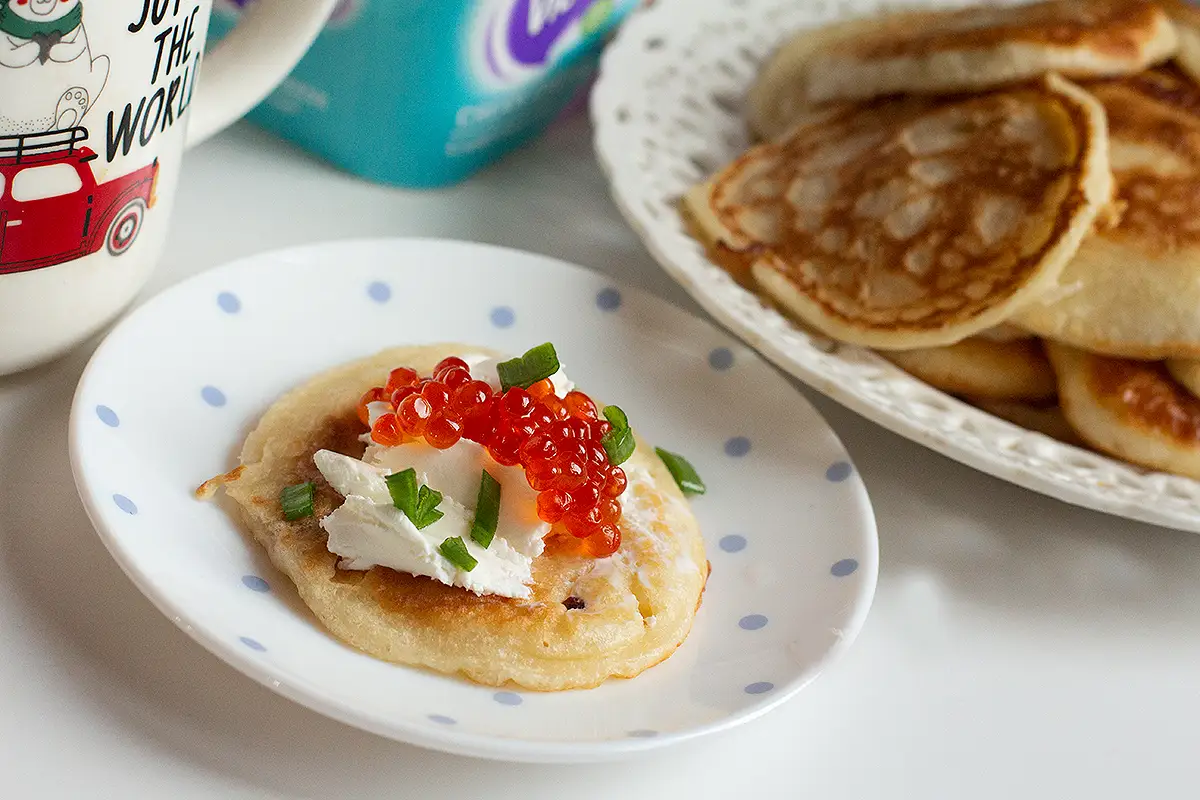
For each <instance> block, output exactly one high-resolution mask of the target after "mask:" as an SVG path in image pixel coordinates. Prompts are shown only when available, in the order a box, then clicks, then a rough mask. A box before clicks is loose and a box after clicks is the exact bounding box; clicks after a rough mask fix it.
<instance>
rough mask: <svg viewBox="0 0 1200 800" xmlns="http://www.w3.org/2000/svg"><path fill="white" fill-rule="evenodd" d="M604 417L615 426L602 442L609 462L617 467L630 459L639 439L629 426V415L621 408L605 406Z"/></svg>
mask: <svg viewBox="0 0 1200 800" xmlns="http://www.w3.org/2000/svg"><path fill="white" fill-rule="evenodd" d="M604 418H605V419H606V420H608V421H609V422H610V423H611V424H612V426H613V428H612V430H611V431H609V432H608V433H606V434H605V435H604V438H603V439H601V440H600V444H601V445H602V446H603V447H604V452H605V453H608V463H610V464H612V465H613V466H614V467H615V466H617V465H618V464H624V463H625V462H626V461H628V460H629V457H630V456H631V455H633V450H634V448H635V447H636V446H637V441H636V440H635V439H634V438H633V431H632V430H631V429H630V427H629V417H628V416H626V415H625V412H624V411H622V410H621V409H620V408H618V407H617V406H605V407H604Z"/></svg>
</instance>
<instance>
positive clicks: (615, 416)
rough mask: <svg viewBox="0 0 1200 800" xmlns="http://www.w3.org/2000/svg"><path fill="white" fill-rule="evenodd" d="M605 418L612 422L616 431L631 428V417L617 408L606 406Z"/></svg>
mask: <svg viewBox="0 0 1200 800" xmlns="http://www.w3.org/2000/svg"><path fill="white" fill-rule="evenodd" d="M604 418H605V419H606V420H608V421H609V422H611V423H612V426H613V428H615V429H616V430H623V429H625V428H628V427H629V417H627V416H626V415H625V412H624V411H622V410H621V409H620V408H618V407H617V406H605V407H604Z"/></svg>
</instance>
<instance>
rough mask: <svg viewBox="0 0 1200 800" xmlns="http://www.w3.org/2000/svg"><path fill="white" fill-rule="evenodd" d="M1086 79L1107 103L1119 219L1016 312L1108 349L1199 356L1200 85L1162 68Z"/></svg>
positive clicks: (1023, 320)
mask: <svg viewBox="0 0 1200 800" xmlns="http://www.w3.org/2000/svg"><path fill="white" fill-rule="evenodd" d="M1088 88H1089V90H1090V91H1091V92H1092V93H1093V94H1095V96H1096V97H1097V98H1098V99H1099V100H1100V101H1101V102H1102V103H1103V104H1104V106H1105V108H1106V109H1107V111H1108V121H1109V136H1110V142H1111V144H1110V160H1111V162H1112V170H1113V173H1114V177H1115V179H1116V184H1117V208H1118V209H1120V210H1121V216H1120V221H1119V222H1118V224H1117V225H1115V226H1114V227H1109V228H1106V229H1102V230H1099V231H1098V232H1097V233H1096V235H1094V236H1091V237H1089V238H1088V239H1087V240H1086V241H1084V243H1083V245H1082V246H1081V247H1080V248H1079V252H1078V253H1077V254H1076V256H1075V258H1074V259H1073V260H1072V261H1071V262H1070V263H1069V264H1068V265H1067V266H1066V268H1065V269H1064V270H1063V272H1062V274H1061V275H1060V276H1059V279H1058V283H1059V286H1058V288H1056V289H1054V290H1052V291H1050V292H1048V293H1047V294H1046V295H1045V296H1044V297H1043V298H1040V299H1039V300H1037V301H1035V302H1034V303H1031V304H1030V305H1029V306H1028V307H1027V308H1025V309H1023V310H1022V311H1021V312H1020V313H1019V314H1018V315H1017V316H1016V317H1015V318H1014V319H1015V321H1016V322H1018V323H1019V324H1020V325H1022V326H1023V327H1025V328H1028V329H1029V330H1032V331H1034V332H1036V333H1038V334H1039V335H1041V336H1044V337H1046V338H1049V339H1055V340H1058V341H1061V342H1064V343H1066V344H1070V345H1073V346H1075V347H1080V348H1083V349H1085V350H1092V351H1095V352H1098V353H1104V354H1107V355H1113V356H1122V357H1129V358H1140V359H1150V360H1156V359H1163V358H1172V357H1178V358H1189V357H1192V358H1194V357H1200V88H1197V87H1196V85H1195V84H1193V83H1192V82H1191V81H1189V80H1188V79H1187V78H1186V77H1184V76H1183V75H1181V74H1180V73H1179V72H1178V71H1176V70H1174V69H1166V68H1162V69H1155V70H1151V71H1149V72H1146V73H1143V74H1141V75H1137V76H1134V77H1131V78H1123V79H1121V80H1115V81H1104V82H1098V83H1095V84H1092V85H1090V86H1089V87H1088Z"/></svg>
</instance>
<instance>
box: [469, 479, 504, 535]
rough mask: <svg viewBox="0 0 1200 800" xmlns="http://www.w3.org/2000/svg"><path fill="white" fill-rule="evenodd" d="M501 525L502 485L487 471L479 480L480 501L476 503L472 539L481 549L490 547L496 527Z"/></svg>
mask: <svg viewBox="0 0 1200 800" xmlns="http://www.w3.org/2000/svg"><path fill="white" fill-rule="evenodd" d="M499 523H500V483H499V482H498V481H497V480H496V479H495V478H493V477H492V476H491V473H489V472H488V471H487V470H486V469H485V470H484V471H483V476H482V477H481V478H480V480H479V499H478V500H477V501H476V503H475V522H474V524H472V525H471V538H472V539H474V540H475V541H477V542H479V546H480V547H484V548H487V547H490V546H491V544H492V539H494V538H496V526H497V525H498V524H499Z"/></svg>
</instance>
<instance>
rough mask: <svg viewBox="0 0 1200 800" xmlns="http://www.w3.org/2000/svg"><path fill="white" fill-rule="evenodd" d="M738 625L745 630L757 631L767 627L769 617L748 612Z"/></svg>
mask: <svg viewBox="0 0 1200 800" xmlns="http://www.w3.org/2000/svg"><path fill="white" fill-rule="evenodd" d="M738 627H739V628H741V629H742V630H744V631H757V630H761V629H763V628H765V627H767V618H766V617H764V616H763V615H762V614H747V615H746V616H744V617H742V618H741V619H739V620H738Z"/></svg>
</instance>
